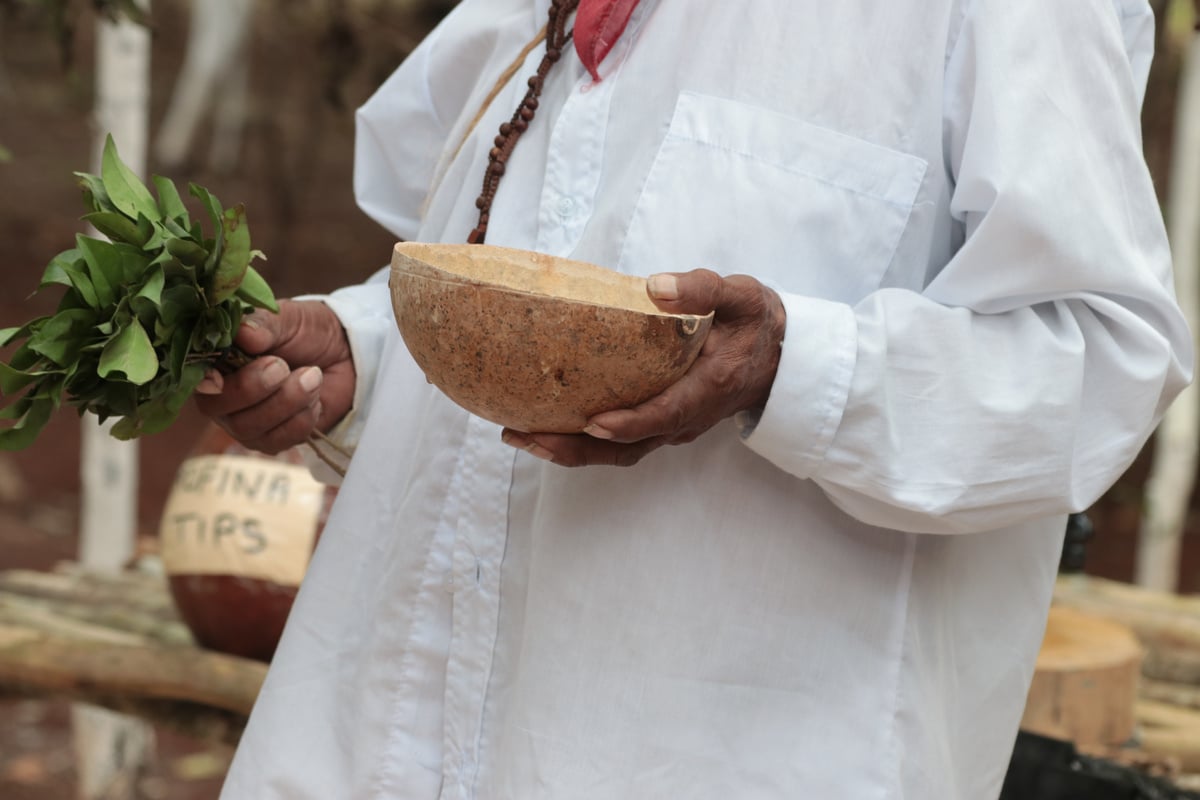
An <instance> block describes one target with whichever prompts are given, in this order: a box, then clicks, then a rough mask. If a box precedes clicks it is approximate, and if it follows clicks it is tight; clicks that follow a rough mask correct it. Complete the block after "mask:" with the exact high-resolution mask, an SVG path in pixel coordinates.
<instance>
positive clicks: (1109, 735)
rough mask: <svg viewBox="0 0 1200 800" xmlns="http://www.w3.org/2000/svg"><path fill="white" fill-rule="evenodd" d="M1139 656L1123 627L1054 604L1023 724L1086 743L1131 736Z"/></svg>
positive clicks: (1112, 742)
mask: <svg viewBox="0 0 1200 800" xmlns="http://www.w3.org/2000/svg"><path fill="white" fill-rule="evenodd" d="M1141 658H1142V650H1141V647H1140V646H1139V645H1138V643H1137V639H1136V638H1135V637H1134V635H1133V633H1132V631H1130V630H1129V629H1128V628H1126V627H1125V626H1123V625H1118V624H1116V623H1113V622H1110V621H1109V620H1106V619H1104V618H1102V617H1096V616H1093V615H1089V614H1083V613H1080V612H1078V611H1075V610H1073V609H1067V608H1054V609H1051V611H1050V618H1049V621H1048V624H1047V626H1046V636H1045V639H1044V640H1043V642H1042V648H1041V651H1040V652H1039V654H1038V659H1037V668H1036V671H1035V673H1034V677H1033V683H1032V685H1031V686H1030V690H1029V695H1028V698H1027V700H1026V705H1025V713H1024V716H1023V717H1022V719H1021V727H1022V728H1023V729H1025V730H1027V731H1031V732H1033V733H1040V734H1042V735H1044V736H1052V737H1054V738H1057V739H1066V740H1069V741H1072V742H1075V743H1076V744H1078V745H1084V746H1089V745H1119V744H1121V743H1123V742H1126V741H1128V739H1129V738H1130V737H1131V736H1132V735H1133V727H1134V719H1133V709H1134V702H1135V700H1136V697H1137V681H1138V673H1139V671H1140V666H1141Z"/></svg>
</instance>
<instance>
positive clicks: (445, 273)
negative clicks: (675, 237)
mask: <svg viewBox="0 0 1200 800" xmlns="http://www.w3.org/2000/svg"><path fill="white" fill-rule="evenodd" d="M392 263H393V268H394V269H398V270H402V271H406V272H409V273H412V274H415V275H422V276H424V277H427V278H432V279H436V280H448V281H454V282H462V283H472V284H484V285H491V286H496V287H499V288H502V289H506V290H509V291H514V292H522V293H525V294H534V295H542V296H545V297H555V298H561V299H566V300H573V301H576V302H580V303H591V304H594V305H603V306H611V307H615V308H624V309H628V310H630V311H637V312H640V313H644V314H653V315H656V316H683V317H687V316H691V315H685V314H665V313H664V312H663V311H661V310H659V308H658V307H657V306H655V305H654V303H653V302H652V301H651V300H650V298H649V297H648V296H647V295H646V279H645V278H640V277H637V276H635V275H626V274H624V273H621V272H615V271H613V270H610V269H605V268H603V267H598V266H596V265H594V264H588V263H586V262H583V261H572V260H570V259H565V258H557V257H555V256H550V255H546V254H544V253H535V252H532V251H528V250H515V249H511V248H505V247H496V246H493V245H458V244H449V245H446V244H422V243H418V242H400V243H399V244H397V245H396V250H395V257H394V258H393V262H392Z"/></svg>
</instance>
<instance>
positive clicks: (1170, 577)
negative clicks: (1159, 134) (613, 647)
mask: <svg viewBox="0 0 1200 800" xmlns="http://www.w3.org/2000/svg"><path fill="white" fill-rule="evenodd" d="M1175 115H1176V122H1175V142H1174V144H1173V146H1172V153H1171V184H1170V191H1169V197H1168V198H1167V222H1168V233H1169V234H1170V239H1171V254H1172V257H1173V258H1174V261H1175V290H1176V293H1177V294H1178V296H1179V305H1180V308H1181V309H1182V310H1183V313H1184V315H1185V316H1186V317H1187V320H1188V323H1189V324H1190V325H1191V326H1192V336H1193V339H1194V340H1195V342H1196V344H1197V345H1198V346H1200V308H1198V306H1200V36H1195V35H1193V38H1192V40H1191V42H1190V43H1189V45H1188V48H1187V53H1186V55H1185V57H1184V63H1183V71H1182V74H1181V76H1180V82H1179V94H1178V97H1177V101H1176V112H1175ZM1198 401H1200V398H1198V397H1197V389H1196V386H1195V384H1193V385H1192V386H1189V387H1188V388H1187V389H1185V390H1184V392H1183V393H1182V394H1181V395H1180V396H1179V397H1178V399H1176V400H1175V402H1174V404H1173V405H1172V406H1171V408H1170V409H1169V410H1168V411H1167V414H1166V417H1165V418H1164V419H1163V421H1162V424H1161V425H1160V426H1159V428H1158V433H1157V435H1156V438H1155V442H1154V460H1153V463H1152V464H1151V468H1150V476H1149V478H1148V479H1147V481H1146V487H1145V497H1144V499H1143V503H1142V509H1143V510H1142V521H1141V527H1140V529H1139V532H1138V549H1137V565H1136V575H1135V581H1136V582H1137V584H1138V585H1139V586H1145V587H1147V588H1149V589H1155V590H1158V591H1163V592H1173V591H1176V590H1177V589H1178V587H1179V553H1180V548H1181V546H1182V543H1183V531H1184V526H1185V525H1186V523H1187V516H1188V506H1189V503H1190V501H1191V497H1192V487H1193V485H1194V484H1195V480H1196V455H1197V436H1200V407H1198V406H1197V403H1198Z"/></svg>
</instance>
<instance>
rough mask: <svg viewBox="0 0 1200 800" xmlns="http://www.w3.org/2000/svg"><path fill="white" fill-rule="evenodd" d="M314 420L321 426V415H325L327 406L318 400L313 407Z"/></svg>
mask: <svg viewBox="0 0 1200 800" xmlns="http://www.w3.org/2000/svg"><path fill="white" fill-rule="evenodd" d="M312 412H313V420H315V421H316V423H317V424H318V425H319V424H320V423H321V415H322V414H324V413H325V405H324V404H323V403H322V402H321V401H320V400H318V401H317V402H315V403H313V405H312Z"/></svg>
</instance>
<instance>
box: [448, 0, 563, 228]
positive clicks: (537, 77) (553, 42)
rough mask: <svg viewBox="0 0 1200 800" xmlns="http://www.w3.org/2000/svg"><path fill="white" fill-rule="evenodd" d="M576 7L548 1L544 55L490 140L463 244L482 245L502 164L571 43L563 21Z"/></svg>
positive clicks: (527, 122) (533, 112) (559, 0)
mask: <svg viewBox="0 0 1200 800" xmlns="http://www.w3.org/2000/svg"><path fill="white" fill-rule="evenodd" d="M578 5H579V0H551V3H550V19H549V22H548V23H547V25H546V52H545V54H544V55H543V56H542V61H541V63H540V64H539V65H538V68H537V72H536V73H535V74H533V75H531V76H530V77H529V79H528V81H526V83H527V84H528V86H529V89H528V91H526V92H525V97H524V98H522V100H521V104H520V105H518V106H517V108H516V110H515V111H514V112H513V115H512V118H511V119H510V120H508V121H507V122H503V123H501V124H500V133H499V135H498V136H496V138H495V139H493V145H494V146H493V147H492V148H491V150H489V151H488V166H487V169H486V170H484V173H483V190H482V192H480V194H479V197H478V198H477V199H476V200H475V207H476V208H477V209H479V221H478V223H477V224H476V226H475V229H474V230H472V231H471V233H470V234H469V235H468V236H467V242H468V243H470V244H482V243H483V241H484V239H486V237H487V226H488V219H489V218H490V216H491V209H492V200H493V199H495V197H496V189H497V187H498V186H499V185H500V178H501V177H503V175H504V172H505V163H506V162H507V161H508V157H509V155H511V154H512V151H513V148H514V147H516V144H517V140H518V139H520V138H521V134H523V133H524V132H525V131H526V130H528V129H529V123H530V122H531V121H533V118H534V116H535V113H536V112H537V108H538V99H537V98H538V95H539V94H541V91H542V87H543V86H544V85H545V79H546V75H547V73H549V71H550V67H551V66H553V64H554V63H555V62H556V61H558V60H559V59H561V58H562V48H563V45H565V44H566V43H567V42H569V41H570V40H571V36H572V32H571V31H568V30H566V25H567V18H568V17H569V16H570V15H571V12H573V11H574V10H575V8H576V7H577V6H578Z"/></svg>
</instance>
